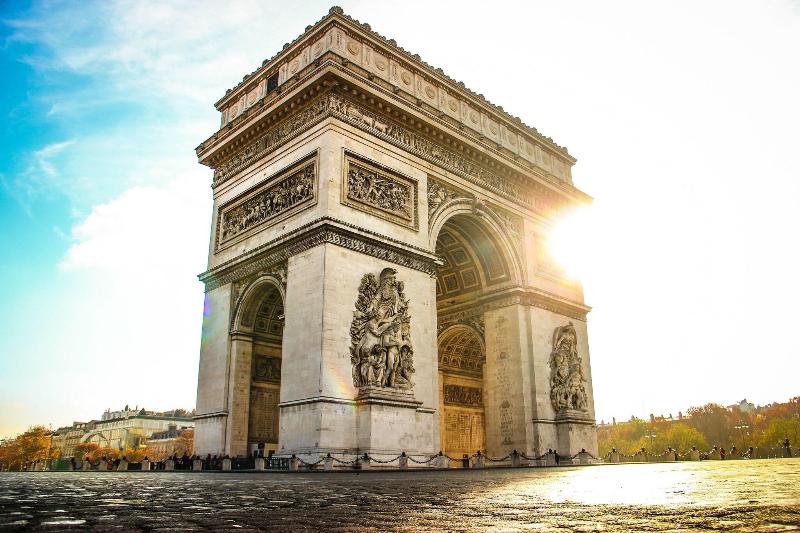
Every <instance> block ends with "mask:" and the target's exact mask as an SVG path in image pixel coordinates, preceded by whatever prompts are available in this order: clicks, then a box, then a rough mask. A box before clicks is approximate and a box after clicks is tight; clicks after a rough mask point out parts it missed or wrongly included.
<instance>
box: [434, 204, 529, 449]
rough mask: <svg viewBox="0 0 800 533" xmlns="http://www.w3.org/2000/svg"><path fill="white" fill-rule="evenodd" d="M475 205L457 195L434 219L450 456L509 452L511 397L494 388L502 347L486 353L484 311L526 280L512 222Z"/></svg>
mask: <svg viewBox="0 0 800 533" xmlns="http://www.w3.org/2000/svg"><path fill="white" fill-rule="evenodd" d="M475 206H476V204H475V202H474V201H472V202H467V201H465V200H456V201H453V202H451V203H450V204H449V205H447V206H445V209H444V210H443V211H444V217H437V219H438V220H434V221H432V222H433V225H434V231H436V232H437V233H436V240H435V242H436V247H435V249H436V255H437V256H439V257H440V258H441V259H442V262H443V264H442V265H441V266H440V267H439V268H438V271H437V277H436V307H437V321H438V330H439V337H438V342H437V345H438V352H439V353H438V364H439V397H440V402H439V405H440V420H439V424H440V438H441V445H442V450H443V451H445V452H446V453H447V454H448V455H450V456H451V457H452V456H458V457H460V456H461V455H462V454H468V455H471V454H474V453H475V452H476V451H478V450H481V451H483V452H488V453H490V454H492V455H503V451H504V450H503V449H501V448H502V447H501V446H499V441H498V439H497V438H496V436H497V435H499V434H500V429H499V427H500V425H501V424H502V423H503V416H504V409H505V408H504V407H503V405H505V403H504V402H505V400H504V399H503V398H500V397H499V396H498V395H497V394H495V393H494V389H495V388H496V383H494V380H495V378H496V376H494V373H493V372H494V370H495V369H494V367H493V363H492V362H491V361H492V360H493V359H496V358H497V355H498V354H497V353H494V357H487V355H489V354H487V344H486V340H485V335H484V314H485V309H486V306H487V304H488V302H490V301H491V300H492V299H496V298H497V296H498V295H502V294H505V293H506V292H508V291H510V290H513V289H514V288H517V287H519V286H520V285H521V284H522V281H521V279H522V273H521V272H522V270H521V266H520V261H519V251H515V250H514V249H513V245H512V244H511V243H512V239H511V237H510V236H509V235H507V234H506V231H505V227H504V226H503V225H502V224H501V223H500V221H499V220H497V218H496V216H494V214H493V213H492V212H491V211H489V210H488V209H486V208H485V207H480V206H479V207H478V208H477V209H476V207H475ZM445 217H446V218H445ZM493 346H494V347H495V348H496V347H497V343H496V342H494V344H493ZM494 352H497V350H494ZM498 353H499V352H498ZM487 361H488V363H487ZM489 393H491V394H489ZM487 436H489V437H493V438H487Z"/></svg>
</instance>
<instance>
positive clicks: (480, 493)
mask: <svg viewBox="0 0 800 533" xmlns="http://www.w3.org/2000/svg"><path fill="white" fill-rule="evenodd" d="M0 529H2V530H20V531H22V530H31V529H33V530H44V531H60V530H86V529H90V530H94V531H209V530H217V531H234V530H235V531H259V530H271V531H290V530H301V531H302V530H306V531H318V530H324V531H434V530H438V531H442V530H443V531H498V530H504V531H522V530H536V531H702V530H706V531H708V530H719V531H771V532H772V531H795V530H800V459H776V460H758V461H724V462H723V461H704V462H701V463H700V462H696V463H690V462H686V463H671V464H670V463H662V464H627V465H600V466H591V467H561V468H537V469H503V470H469V471H464V470H452V471H448V472H436V471H427V472H365V473H360V474H359V473H306V474H273V473H259V474H249V473H233V474H227V473H225V474H223V473H191V472H150V473H145V472H120V473H115V472H94V473H91V472H74V473H71V472H63V473H60V472H39V473H33V472H32V473H0Z"/></svg>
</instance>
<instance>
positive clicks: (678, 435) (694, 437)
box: [637, 422, 709, 455]
mask: <svg viewBox="0 0 800 533" xmlns="http://www.w3.org/2000/svg"><path fill="white" fill-rule="evenodd" d="M692 446H695V447H697V449H698V450H708V448H709V446H708V442H707V441H706V438H705V437H704V436H703V434H702V433H700V432H699V431H697V430H696V429H695V428H692V427H689V426H687V425H686V424H684V423H682V422H676V423H673V424H669V425H668V426H667V427H664V428H660V430H659V431H656V432H654V433H653V434H651V436H650V438H644V437H642V439H641V440H640V441H639V442H638V443H637V448H638V449H641V448H647V451H648V452H650V453H651V454H655V455H658V454H661V453H663V452H665V451H666V450H667V448H672V449H673V450H676V451H677V452H678V453H686V452H687V451H689V450H691V449H692Z"/></svg>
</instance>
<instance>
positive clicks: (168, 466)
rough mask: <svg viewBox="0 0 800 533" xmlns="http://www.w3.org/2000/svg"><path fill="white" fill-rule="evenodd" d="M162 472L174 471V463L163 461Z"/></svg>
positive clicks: (168, 460) (170, 460) (169, 460)
mask: <svg viewBox="0 0 800 533" xmlns="http://www.w3.org/2000/svg"><path fill="white" fill-rule="evenodd" d="M164 470H175V461H173V460H172V459H167V460H166V461H164Z"/></svg>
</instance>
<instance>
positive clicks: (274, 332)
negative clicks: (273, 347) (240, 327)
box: [253, 287, 283, 340]
mask: <svg viewBox="0 0 800 533" xmlns="http://www.w3.org/2000/svg"><path fill="white" fill-rule="evenodd" d="M253 331H254V332H255V333H257V334H259V335H264V336H266V337H268V338H270V339H273V340H281V339H282V338H283V299H282V298H281V295H280V293H279V292H278V289H276V288H275V287H271V288H270V289H269V290H268V291H267V293H266V294H265V295H264V297H263V299H262V300H261V304H260V305H259V306H258V311H257V312H256V320H255V325H254V328H253Z"/></svg>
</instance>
